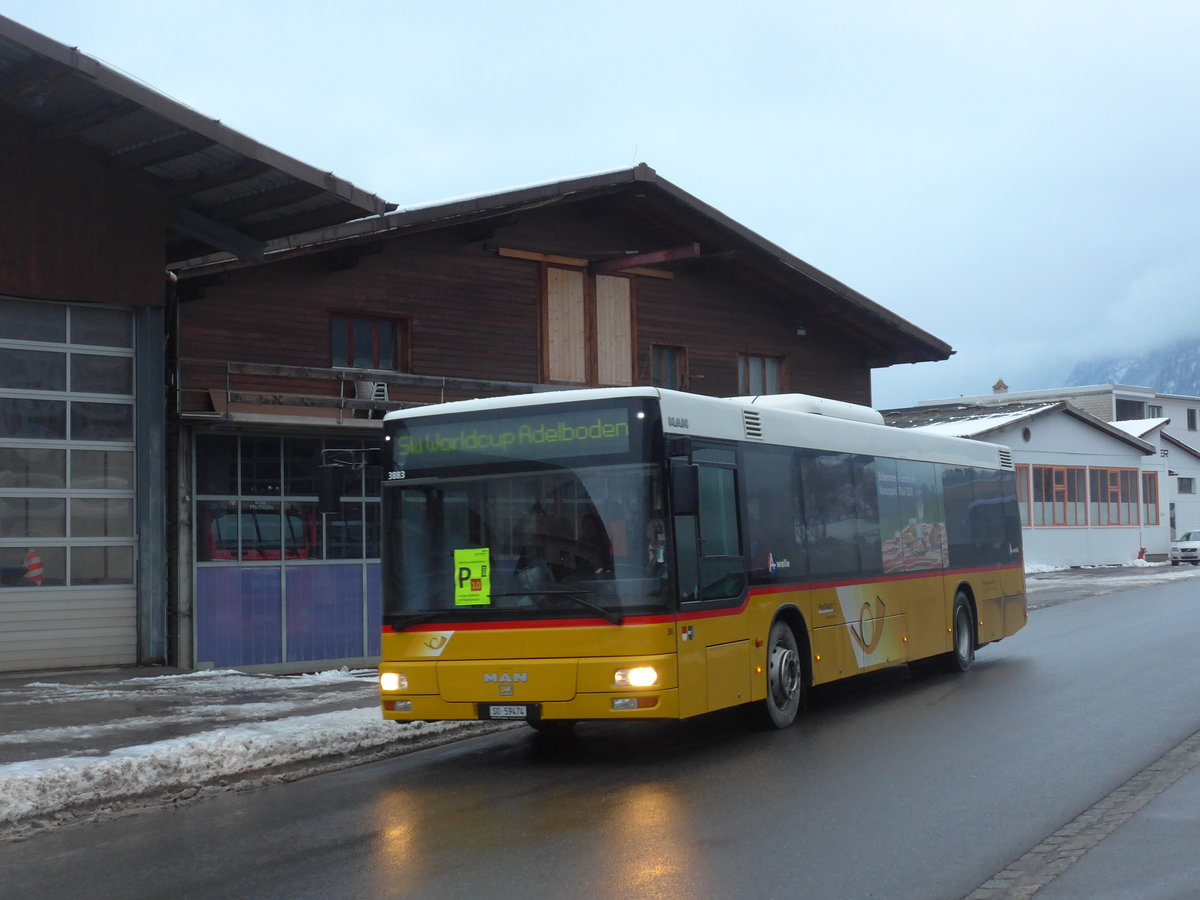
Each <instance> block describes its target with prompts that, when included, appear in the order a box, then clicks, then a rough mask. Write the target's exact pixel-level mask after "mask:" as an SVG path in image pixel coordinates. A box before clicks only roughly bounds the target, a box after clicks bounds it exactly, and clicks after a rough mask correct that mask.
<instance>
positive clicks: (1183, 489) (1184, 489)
mask: <svg viewBox="0 0 1200 900" xmlns="http://www.w3.org/2000/svg"><path fill="white" fill-rule="evenodd" d="M1178 488H1179V493H1181V494H1194V493H1196V479H1195V478H1180V479H1179V483H1178Z"/></svg>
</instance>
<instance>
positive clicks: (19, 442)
mask: <svg viewBox="0 0 1200 900" xmlns="http://www.w3.org/2000/svg"><path fill="white" fill-rule="evenodd" d="M134 369H135V360H134V318H133V315H132V314H131V313H130V312H129V311H128V310H124V309H109V308H107V307H100V306H70V305H66V304H57V303H41V302H38V301H28V300H17V299H10V298H0V589H3V588H49V587H71V586H89V587H91V586H100V585H104V586H110V585H133V584H134V574H135V570H134V560H135V553H134V549H135V547H136V545H137V537H136V533H137V529H136V527H135V526H136V521H135V511H134V510H135V497H136V483H135V477H134V472H135V468H136V456H137V447H136V434H135V399H136V398H135V394H134ZM30 615H33V613H30ZM30 633H31V634H32V633H33V632H30ZM122 640H123V639H122Z"/></svg>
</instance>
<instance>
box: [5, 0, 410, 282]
mask: <svg viewBox="0 0 1200 900" xmlns="http://www.w3.org/2000/svg"><path fill="white" fill-rule="evenodd" d="M0 108H2V109H4V110H5V111H7V112H9V113H12V114H13V115H15V116H17V117H19V118H21V119H24V120H25V121H27V122H29V123H30V124H31V125H32V126H33V127H35V128H36V129H37V130H38V132H39V134H40V135H42V136H44V137H45V138H46V139H47V140H55V141H58V142H63V143H67V144H70V145H74V146H75V147H76V148H77V149H80V150H82V151H84V152H86V153H88V154H90V155H92V156H93V157H98V158H99V159H100V160H101V161H102V162H103V163H104V164H105V165H106V166H108V167H109V168H110V169H111V170H113V171H114V172H138V173H141V174H142V175H144V176H146V177H147V178H149V179H151V180H152V181H153V183H155V184H157V186H158V187H160V189H161V190H162V191H163V193H164V194H166V195H168V196H170V197H171V198H173V199H174V201H175V203H176V204H177V210H178V214H177V215H176V216H175V218H174V220H173V221H172V223H171V233H170V234H168V236H167V256H166V259H167V260H174V259H182V258H186V257H188V256H195V255H197V254H200V253H207V252H210V251H212V250H224V251H229V252H233V253H235V254H237V255H239V256H241V257H243V258H255V257H256V256H260V255H261V252H262V245H263V243H264V242H266V241H268V240H271V239H272V238H277V237H281V236H283V235H286V234H292V233H295V232H297V231H303V230H307V229H313V228H321V227H325V226H327V225H333V224H336V223H338V222H346V221H349V220H352V219H358V218H362V217H363V216H370V215H380V214H382V213H384V212H387V211H388V210H389V209H392V208H394V205H392V204H387V203H385V202H384V201H383V200H381V199H380V198H379V197H377V196H375V195H374V194H369V193H367V192H365V191H363V190H360V189H359V188H357V187H355V186H354V185H353V184H351V183H350V182H348V181H345V180H343V179H341V178H338V177H337V176H335V175H333V173H331V172H322V171H320V170H319V169H315V168H313V167H312V166H309V165H307V164H305V163H302V162H300V161H299V160H296V159H293V158H292V157H289V156H286V155H284V154H282V153H280V152H278V151H276V150H272V149H271V148H270V147H267V146H265V145H263V144H260V143H258V142H257V141H255V140H253V139H251V138H248V137H246V136H245V135H243V134H241V133H240V132H237V131H234V130H233V129H231V128H228V127H227V126H225V125H222V124H221V123H220V122H219V121H218V120H216V119H212V118H209V117H207V116H204V115H202V114H200V113H198V112H196V111H195V110H193V109H191V108H190V107H188V106H185V105H184V104H182V103H179V102H178V101H176V100H172V99H170V98H169V97H166V96H165V95H163V94H161V93H159V92H157V91H155V90H153V89H152V88H150V87H148V86H146V85H145V84H142V83H141V82H139V81H137V80H135V79H133V78H130V77H129V76H127V75H124V74H122V73H120V72H118V71H116V70H115V69H112V68H109V67H108V66H106V65H104V64H103V63H101V62H99V61H98V60H96V59H94V58H92V57H89V56H87V55H85V54H83V53H80V52H79V50H78V49H76V48H72V47H67V46H66V45H64V44H60V43H58V42H56V41H53V40H51V39H50V38H47V37H45V36H44V35H41V34H39V33H37V32H35V31H32V30H31V29H28V28H26V27H24V26H23V25H20V24H18V23H16V22H14V21H12V20H11V19H7V18H4V17H3V16H0ZM165 261H166V260H164V262H165Z"/></svg>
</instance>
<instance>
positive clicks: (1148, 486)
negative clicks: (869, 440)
mask: <svg viewBox="0 0 1200 900" xmlns="http://www.w3.org/2000/svg"><path fill="white" fill-rule="evenodd" d="M971 399H974V398H971ZM991 399H993V402H992V403H990V404H986V405H985V404H979V403H971V402H957V403H954V404H949V403H947V404H946V405H937V406H923V407H915V408H912V409H901V410H888V411H885V412H884V417H885V419H886V421H887V423H888V424H889V425H895V426H897V427H901V428H919V429H922V430H926V431H934V432H938V433H941V434H951V435H955V436H958V437H966V438H973V439H975V440H981V441H987V442H989V443H994V444H1002V445H1004V446H1007V447H1009V448H1011V449H1012V451H1013V461H1014V463H1015V465H1016V468H1017V488H1018V494H1019V496H1020V499H1021V514H1022V518H1023V523H1024V530H1023V534H1024V543H1025V561H1026V563H1027V564H1028V565H1031V566H1039V565H1042V566H1086V565H1112V564H1124V563H1128V562H1131V561H1132V560H1135V559H1138V558H1142V557H1144V558H1149V559H1165V558H1166V554H1167V547H1168V544H1169V543H1170V522H1169V519H1168V517H1167V515H1166V513H1165V511H1164V510H1163V508H1162V500H1161V498H1162V485H1163V483H1164V482H1165V480H1166V479H1167V477H1168V476H1167V472H1168V469H1167V457H1165V456H1162V455H1160V451H1159V447H1158V443H1157V442H1159V441H1162V442H1163V443H1166V439H1165V438H1163V437H1162V429H1163V427H1164V426H1165V425H1166V422H1165V420H1156V421H1155V422H1153V423H1146V422H1141V423H1139V426H1138V428H1137V429H1135V430H1138V431H1141V432H1142V433H1143V434H1144V435H1147V436H1148V437H1150V438H1152V440H1147V439H1143V437H1141V436H1138V435H1136V434H1132V433H1130V431H1129V430H1126V429H1123V428H1119V427H1116V426H1115V425H1112V424H1109V423H1108V422H1105V421H1103V420H1102V419H1099V418H1097V417H1096V416H1094V415H1092V414H1090V413H1088V412H1085V411H1083V410H1081V409H1078V408H1076V407H1075V406H1073V405H1072V404H1070V403H1067V402H1066V401H1065V400H1048V401H1047V400H1043V401H1040V402H1036V401H1035V402H1023V403H1022V402H1017V403H1005V404H1003V405H1001V404H999V403H998V402H996V400H997V399H998V398H991ZM1197 462H1200V459H1197Z"/></svg>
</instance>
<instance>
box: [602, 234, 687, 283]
mask: <svg viewBox="0 0 1200 900" xmlns="http://www.w3.org/2000/svg"><path fill="white" fill-rule="evenodd" d="M699 255H700V245H699V244H698V243H696V242H694V241H693V242H692V243H690V244H685V245H684V246H682V247H674V248H672V249H670V250H651V251H650V252H649V253H634V254H632V255H630V256H618V257H615V258H614V259H604V260H597V261H596V262H593V263H590V264H589V265H588V271H590V272H591V273H592V274H593V275H613V274H616V273H617V272H624V271H626V270H627V269H632V268H637V267H641V266H654V265H659V264H661V263H666V262H674V261H675V260H678V259H695V258H696V257H697V256H699Z"/></svg>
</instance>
